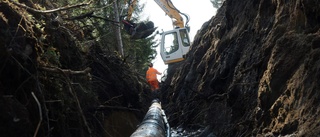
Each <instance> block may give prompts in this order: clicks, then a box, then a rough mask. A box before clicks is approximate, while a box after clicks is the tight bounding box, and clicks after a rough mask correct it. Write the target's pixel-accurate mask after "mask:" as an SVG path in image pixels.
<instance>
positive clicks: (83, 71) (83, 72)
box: [40, 67, 91, 75]
mask: <svg viewBox="0 0 320 137" xmlns="http://www.w3.org/2000/svg"><path fill="white" fill-rule="evenodd" d="M40 69H41V70H45V71H50V72H55V73H61V72H63V73H64V74H66V75H70V74H71V75H79V74H83V75H86V74H88V73H89V72H90V71H91V68H89V67H87V68H86V69H84V70H82V71H74V70H70V69H61V68H54V67H52V68H50V67H40Z"/></svg>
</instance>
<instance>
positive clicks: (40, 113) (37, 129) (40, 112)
mask: <svg viewBox="0 0 320 137" xmlns="http://www.w3.org/2000/svg"><path fill="white" fill-rule="evenodd" d="M31 94H32V96H33V98H34V100H35V101H36V102H37V104H38V109H39V115H40V120H39V123H38V126H37V128H36V131H35V132H34V135H33V137H36V136H37V134H38V131H39V128H40V125H41V122H42V111H41V105H40V102H39V100H38V98H37V97H36V95H34V93H33V92H31Z"/></svg>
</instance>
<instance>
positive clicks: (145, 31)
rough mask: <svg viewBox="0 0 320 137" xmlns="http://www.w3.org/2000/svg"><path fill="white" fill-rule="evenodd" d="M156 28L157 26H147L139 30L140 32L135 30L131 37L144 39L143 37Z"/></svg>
mask: <svg viewBox="0 0 320 137" xmlns="http://www.w3.org/2000/svg"><path fill="white" fill-rule="evenodd" d="M156 29H157V27H155V28H149V29H147V30H144V31H140V32H136V33H134V34H132V35H131V38H132V39H144V38H146V37H148V36H150V35H151V34H152V33H153V32H154V31H155V30H156Z"/></svg>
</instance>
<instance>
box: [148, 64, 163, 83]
mask: <svg viewBox="0 0 320 137" xmlns="http://www.w3.org/2000/svg"><path fill="white" fill-rule="evenodd" d="M157 74H160V72H158V71H157V70H156V69H154V68H152V67H150V68H149V69H148V71H147V74H146V78H147V81H157V80H158V79H157Z"/></svg>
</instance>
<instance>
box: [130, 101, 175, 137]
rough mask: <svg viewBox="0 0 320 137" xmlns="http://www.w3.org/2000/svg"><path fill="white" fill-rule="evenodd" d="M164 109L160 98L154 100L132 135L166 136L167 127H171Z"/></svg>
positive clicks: (145, 136) (138, 136) (134, 136)
mask: <svg viewBox="0 0 320 137" xmlns="http://www.w3.org/2000/svg"><path fill="white" fill-rule="evenodd" d="M162 111H163V110H162V109H161V104H160V102H159V100H156V99H155V100H153V101H152V104H151V106H150V108H149V110H148V112H147V114H146V115H145V117H144V119H143V121H142V123H141V124H140V125H139V127H138V128H137V130H136V131H135V132H134V133H133V134H132V135H131V136H130V137H165V135H166V131H168V130H166V129H167V128H170V127H166V126H167V125H169V124H166V122H165V120H164V117H163V115H162V113H164V112H162ZM169 131H170V130H169ZM167 135H170V133H167Z"/></svg>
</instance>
